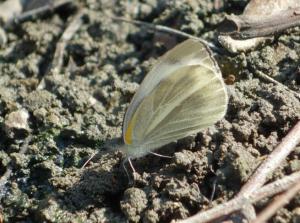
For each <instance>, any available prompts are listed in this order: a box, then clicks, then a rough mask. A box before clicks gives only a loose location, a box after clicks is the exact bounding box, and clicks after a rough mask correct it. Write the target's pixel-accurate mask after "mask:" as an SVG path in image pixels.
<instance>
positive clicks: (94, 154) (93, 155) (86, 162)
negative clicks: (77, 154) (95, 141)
mask: <svg viewBox="0 0 300 223" xmlns="http://www.w3.org/2000/svg"><path fill="white" fill-rule="evenodd" d="M96 154H97V152H94V153H93V154H92V155H91V156H90V157H89V158H88V160H87V161H85V162H84V164H83V165H82V167H81V169H83V168H84V167H85V166H86V165H87V164H88V163H89V162H90V161H91V160H92V159H93V158H94V157H95V156H96Z"/></svg>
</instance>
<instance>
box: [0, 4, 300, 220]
mask: <svg viewBox="0 0 300 223" xmlns="http://www.w3.org/2000/svg"><path fill="white" fill-rule="evenodd" d="M213 2H214V1H210V0H203V1H202V0H201V1H197V0H183V1H160V0H139V1H138V0H132V1H130V2H129V1H122V0H115V1H109V0H101V1H100V0H99V1H96V0H86V1H81V4H82V5H83V7H85V8H86V9H89V11H88V12H89V13H88V15H87V16H86V18H85V19H84V24H83V25H82V26H81V27H80V29H79V30H78V32H77V33H76V34H75V36H74V37H73V39H72V40H71V41H69V42H68V45H67V48H66V52H65V61H64V62H65V64H64V65H65V66H64V70H63V72H61V73H60V74H56V75H54V74H51V73H47V72H46V71H47V67H48V65H49V64H50V63H51V61H52V57H53V53H54V51H55V47H56V43H57V41H58V39H59V37H60V36H61V34H62V32H63V31H64V29H65V28H66V25H67V24H68V20H69V19H71V18H72V17H73V16H74V15H75V13H76V10H75V9H73V8H62V9H59V10H57V11H55V13H51V14H47V15H46V16H42V17H39V18H36V19H33V20H30V21H26V22H23V23H21V24H19V25H16V26H15V27H13V28H11V29H10V30H7V37H8V42H7V44H6V45H4V46H2V47H0V71H1V75H0V124H1V130H0V131H1V132H0V135H1V137H0V174H1V175H3V174H4V173H5V172H6V171H7V169H8V168H9V167H11V168H12V172H11V174H10V176H9V178H8V180H7V182H6V183H5V184H4V185H1V187H0V199H1V206H0V207H1V209H0V210H1V213H2V215H3V218H4V222H126V221H129V222H149V223H150V222H151V223H155V222H170V221H171V220H173V219H183V218H186V217H188V216H191V215H193V214H195V213H197V212H198V211H200V210H204V209H207V208H209V207H212V206H214V205H216V204H219V203H222V202H224V201H226V200H228V199H230V198H231V197H233V196H234V194H236V193H237V192H238V191H239V189H240V188H241V186H242V185H243V184H244V183H245V182H246V181H247V179H248V177H249V175H250V174H251V173H252V171H253V170H254V169H255V168H256V167H257V165H258V163H259V162H260V161H261V160H263V159H264V157H265V155H267V154H269V153H270V152H271V151H272V150H273V148H274V147H275V146H276V145H277V144H278V143H279V142H280V140H281V139H282V137H284V136H285V135H286V134H287V132H288V131H289V129H291V127H292V126H293V125H294V124H295V123H296V122H297V120H299V119H300V97H299V96H298V97H297V93H296V92H299V90H300V66H299V61H300V28H294V29H291V30H288V31H287V32H286V33H284V34H282V35H278V36H276V37H275V38H274V40H272V41H268V42H267V43H265V44H264V45H261V46H259V47H258V48H257V49H253V50H251V51H250V52H247V53H240V54H236V55H233V54H223V55H217V59H218V62H219V65H220V67H221V70H222V73H223V76H224V78H226V77H227V76H228V75H234V76H235V79H236V80H235V82H234V83H232V84H231V85H228V92H229V94H230V99H229V108H228V112H227V115H226V117H225V118H224V119H223V120H221V121H219V122H218V123H216V124H215V126H213V127H211V128H209V129H206V130H203V131H201V132H199V133H198V134H197V135H196V136H191V137H188V138H186V139H183V140H180V141H179V142H177V143H172V144H170V145H168V146H165V147H164V148H161V149H159V150H158V153H160V154H164V155H169V156H173V158H172V159H167V158H162V157H156V156H153V155H147V156H145V157H143V158H139V159H137V160H134V161H133V164H134V167H135V168H136V170H137V172H138V174H136V176H135V177H136V180H135V182H134V184H132V183H130V182H129V181H128V178H127V176H126V173H125V171H124V168H123V166H122V160H123V157H124V155H123V154H122V153H121V152H120V151H116V150H109V149H108V148H107V147H109V145H115V143H116V141H117V142H118V141H120V137H121V131H122V130H121V128H122V121H123V116H124V113H125V111H126V108H127V107H128V104H129V102H130V100H131V98H132V96H133V95H134V92H135V91H136V89H137V87H138V85H139V83H140V82H141V81H142V80H143V78H144V77H145V75H146V74H147V72H148V71H149V69H150V68H151V66H152V65H153V64H154V63H155V62H156V61H157V59H158V57H159V56H160V55H162V54H163V53H164V52H166V51H167V50H168V49H170V48H171V47H173V46H174V45H175V44H176V43H178V42H180V41H182V40H184V39H183V38H180V37H176V36H172V35H167V34H162V33H159V32H153V31H151V30H147V29H146V28H145V27H141V26H139V27H137V26H134V25H132V24H127V23H121V22H117V21H112V20H111V19H110V17H109V16H112V15H113V16H124V17H126V18H130V19H138V20H141V21H147V22H151V23H154V24H162V25H165V26H168V27H172V28H176V29H178V30H181V31H185V32H188V33H190V34H192V35H196V36H198V37H202V38H204V39H206V40H207V41H209V42H212V43H214V44H216V45H217V46H219V47H221V46H220V45H219V44H218V42H217V40H216V37H217V31H216V27H217V24H218V23H219V22H220V21H222V20H223V18H224V15H225V13H227V14H230V13H237V14H240V13H241V12H242V11H243V9H244V7H245V5H246V3H247V1H234V0H227V1H225V0H224V2H223V1H218V2H219V3H220V4H219V5H216V4H214V3H213ZM257 72H263V73H265V74H267V75H269V76H271V77H272V78H274V79H275V80H277V81H279V82H280V83H282V84H283V85H285V86H287V87H288V88H289V89H290V90H287V89H286V88H284V87H282V86H281V85H274V84H272V83H269V82H266V81H264V80H262V79H260V78H258V76H257ZM41 81H43V83H44V87H43V88H42V89H39V88H38V86H39V83H40V82H41ZM16 126H18V128H16ZM22 151H25V153H22ZM94 152H98V154H97V155H96V157H95V158H94V159H93V160H92V161H91V162H90V163H89V164H88V165H87V166H86V167H85V168H84V169H81V167H82V165H83V164H84V162H85V161H86V160H87V159H88V157H90V156H91V155H92V154H93V153H94ZM299 158H300V149H299V147H298V149H296V150H295V151H294V152H293V153H292V154H291V155H290V156H289V157H288V159H287V160H286V162H285V163H284V165H282V166H281V168H280V169H278V170H277V171H276V172H275V173H274V174H273V175H272V177H271V178H270V180H274V179H278V178H281V177H282V176H284V175H286V174H290V173H292V172H294V171H299V170H300V159H299ZM127 168H128V170H130V168H129V167H128V166H127ZM214 184H216V192H215V194H214V198H213V201H212V202H210V197H211V194H212V189H213V186H214ZM267 201H268V200H263V201H261V202H259V203H257V204H256V206H255V207H256V208H257V210H258V211H259V210H261V209H262V208H263V207H264V205H265V204H266V203H267ZM299 207H300V195H298V196H296V197H295V198H294V199H293V200H292V202H291V203H290V204H288V205H287V206H286V207H284V208H282V209H281V210H280V211H279V212H278V213H277V214H276V216H274V217H273V218H272V219H271V220H270V222H272V223H287V222H300V208H299Z"/></svg>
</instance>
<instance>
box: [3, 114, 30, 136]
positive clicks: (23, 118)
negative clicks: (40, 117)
mask: <svg viewBox="0 0 300 223" xmlns="http://www.w3.org/2000/svg"><path fill="white" fill-rule="evenodd" d="M28 118H29V114H28V112H27V111H26V110H25V109H20V110H17V111H14V112H11V113H9V114H8V115H7V116H6V117H5V121H4V126H3V127H4V131H5V133H6V134H7V136H8V137H9V138H24V137H25V136H26V135H27V134H28V132H29V126H28Z"/></svg>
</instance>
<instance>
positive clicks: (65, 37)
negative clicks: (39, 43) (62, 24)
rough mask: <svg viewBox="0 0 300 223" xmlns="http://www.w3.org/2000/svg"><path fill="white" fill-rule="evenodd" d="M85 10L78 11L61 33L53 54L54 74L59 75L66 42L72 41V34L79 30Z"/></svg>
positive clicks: (52, 66)
mask: <svg viewBox="0 0 300 223" xmlns="http://www.w3.org/2000/svg"><path fill="white" fill-rule="evenodd" d="M85 13H86V11H85V10H80V11H79V12H78V13H77V14H76V15H75V17H74V18H73V19H72V21H71V22H70V23H69V25H68V26H67V28H66V29H65V31H64V32H63V34H62V36H61V38H60V40H59V41H58V43H57V45H56V50H55V53H54V57H53V61H52V65H51V68H52V69H54V71H55V72H56V73H60V71H61V68H62V66H63V56H64V52H65V49H66V46H67V44H68V42H69V41H70V40H71V39H72V37H73V36H74V34H75V33H76V32H77V31H78V30H79V28H80V27H81V25H82V23H83V21H82V17H83V16H84V15H85Z"/></svg>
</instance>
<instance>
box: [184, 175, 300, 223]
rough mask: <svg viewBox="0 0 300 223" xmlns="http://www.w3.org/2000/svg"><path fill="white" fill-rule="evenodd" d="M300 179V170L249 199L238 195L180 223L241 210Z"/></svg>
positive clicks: (204, 219)
mask: <svg viewBox="0 0 300 223" xmlns="http://www.w3.org/2000/svg"><path fill="white" fill-rule="evenodd" d="M299 181H300V171H298V172H295V173H293V174H291V175H289V176H286V177H283V178H282V179H279V180H277V181H275V182H272V183H269V184H267V185H265V186H263V187H262V188H260V189H258V190H257V191H255V192H253V194H251V195H250V196H249V198H248V199H246V198H245V197H236V198H234V199H232V200H230V201H228V202H226V203H223V204H220V205H218V206H216V207H214V208H212V209H210V210H208V211H204V212H201V213H199V214H196V215H194V216H192V217H190V218H187V219H185V220H182V221H180V223H204V222H210V221H212V220H214V219H217V218H220V217H223V216H226V215H228V214H230V213H233V212H235V211H239V210H241V209H243V208H244V207H247V206H249V205H250V204H253V203H255V202H257V201H259V200H261V199H263V198H267V197H271V196H273V195H275V194H278V193H281V192H283V191H285V190H287V189H288V188H290V187H291V186H292V185H294V184H295V183H297V182H299Z"/></svg>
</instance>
